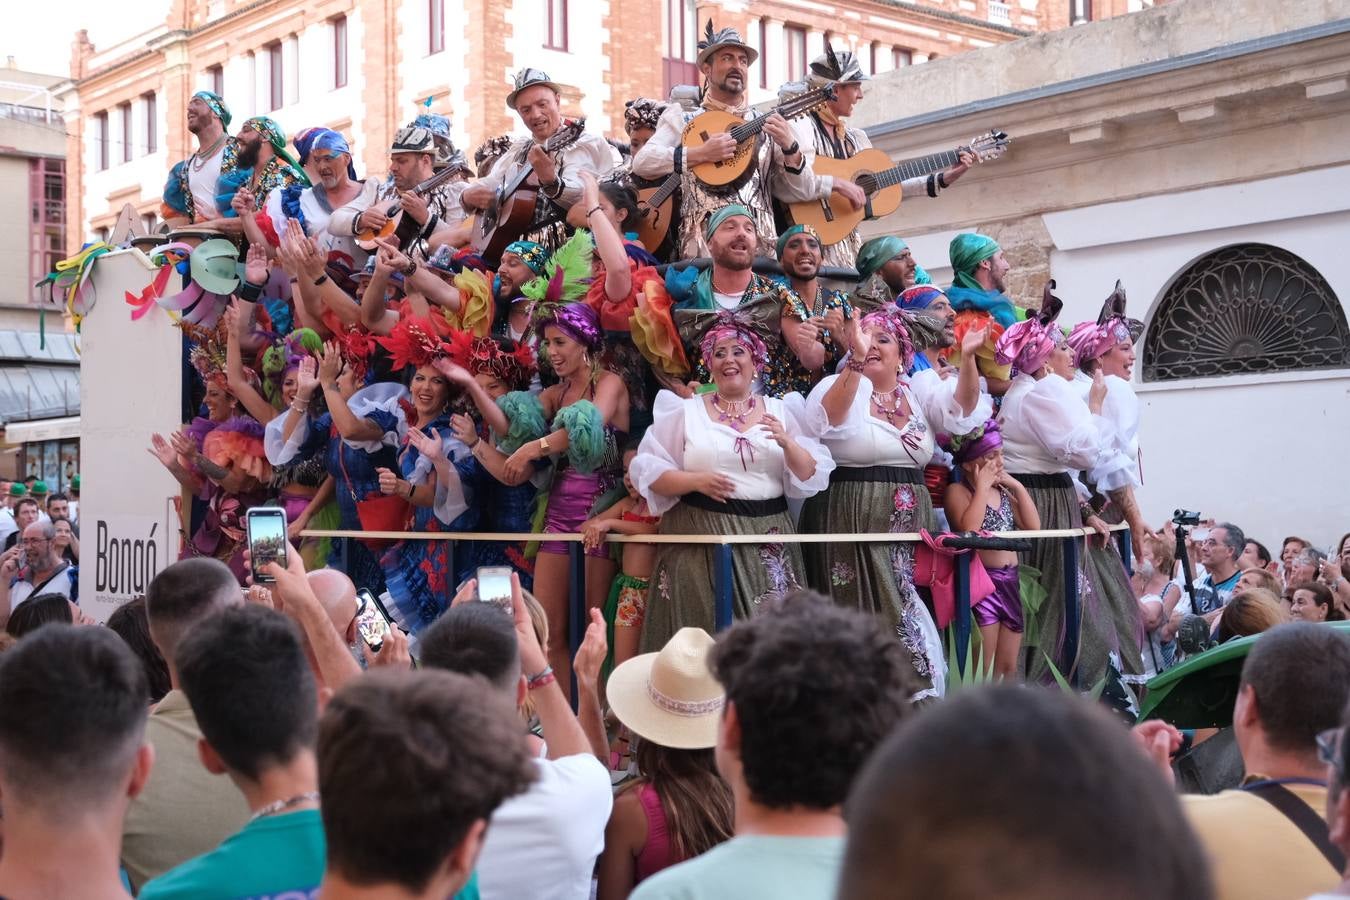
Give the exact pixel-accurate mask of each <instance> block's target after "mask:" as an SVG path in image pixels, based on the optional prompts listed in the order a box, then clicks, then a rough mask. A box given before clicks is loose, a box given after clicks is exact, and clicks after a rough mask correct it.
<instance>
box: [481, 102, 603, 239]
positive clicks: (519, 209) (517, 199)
mask: <svg viewBox="0 0 1350 900" xmlns="http://www.w3.org/2000/svg"><path fill="white" fill-rule="evenodd" d="M585 130H586V120H585V119H576V120H575V121H572V122H568V123H567V124H565V125H563V127H562V128H559V129H558V131H557V133H556V134H554V135H553V137H551V138H549V139H548V140H547V141H545V142H544V152H545V153H556V152H557V151H558V150H560V149H562V148H563V147H566V146H567V145H568V144H570V143H572V142H573V141H575V140H576V139H577V138H578V137H580V136H581V134H582V132H583V131H585ZM538 199H539V179H538V178H537V177H536V176H535V174H534V167H533V166H531V165H529V164H528V163H526V164H524V165H522V166H521V167H520V171H519V172H517V173H516V174H515V175H514V176H512V177H511V178H510V179H508V180H507V181H505V182H503V183H502V186H501V187H499V188H498V189H497V196H496V197H494V198H493V200H492V203H491V204H489V205H488V208H487V209H485V210H483V212H482V214H481V215H480V216H478V221H477V223H476V224H475V225H474V232H473V238H472V239H471V240H470V241H469V243H470V244H472V245H473V248H474V250H476V251H477V252H478V254H479V255H480V256H482V257H483V259H485V260H487V263H488V265H490V266H496V265H497V264H498V263H499V262H501V258H502V252H503V251H504V250H506V248H507V247H508V246H510V245H511V243H512V242H514V241H518V240H520V239H521V237H523V236H524V235H525V234H527V233H529V231H530V228H531V227H532V226H533V225H534V212H535V207H536V204H537V203H538Z"/></svg>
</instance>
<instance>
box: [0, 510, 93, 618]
mask: <svg viewBox="0 0 1350 900" xmlns="http://www.w3.org/2000/svg"><path fill="white" fill-rule="evenodd" d="M55 537H56V529H55V528H54V527H53V526H52V523H51V522H34V523H33V524H31V525H29V526H28V527H26V528H25V529H24V530H23V535H22V538H21V540H20V541H19V542H18V543H16V544H15V545H14V546H13V547H12V548H10V549H9V550H6V551H5V553H4V554H3V555H0V627H3V625H4V624H5V622H7V621H8V620H9V614H10V613H11V612H12V611H13V610H15V609H17V608H18V606H19V604H21V603H23V602H24V601H25V600H27V599H28V598H29V597H32V596H33V595H35V594H60V595H62V596H63V597H67V598H74V597H76V596H77V589H76V584H77V582H76V581H75V579H74V578H73V577H72V575H73V572H71V571H70V569H71V565H70V563H68V562H66V560H65V559H63V558H62V556H61V554H60V553H57V552H56V549H55V547H54V545H53V543H52V542H53V540H54V539H55ZM25 557H26V559H27V563H26V565H21V562H22V561H23V559H24V558H25Z"/></svg>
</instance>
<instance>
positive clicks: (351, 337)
mask: <svg viewBox="0 0 1350 900" xmlns="http://www.w3.org/2000/svg"><path fill="white" fill-rule="evenodd" d="M333 339H334V340H335V341H336V342H337V345H338V351H339V352H340V353H341V354H342V361H343V362H344V363H345V364H346V365H347V367H348V368H349V369H351V370H352V371H353V372H355V373H356V377H357V378H358V379H364V378H365V374H366V369H368V368H369V367H370V355H371V354H372V353H374V352H375V348H376V346H378V345H377V343H376V340H377V339H376V337H375V335H373V334H371V333H370V332H369V331H366V330H365V329H362V328H352V329H349V330H346V331H339V332H337V333H335V334H334V335H333Z"/></svg>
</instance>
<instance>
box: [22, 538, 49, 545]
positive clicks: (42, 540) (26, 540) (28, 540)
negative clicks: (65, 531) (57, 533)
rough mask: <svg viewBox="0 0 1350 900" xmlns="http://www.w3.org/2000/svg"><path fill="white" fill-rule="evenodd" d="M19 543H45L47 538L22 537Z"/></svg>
mask: <svg viewBox="0 0 1350 900" xmlns="http://www.w3.org/2000/svg"><path fill="white" fill-rule="evenodd" d="M19 543H21V544H23V545H24V546H25V547H28V546H31V545H33V544H45V543H47V539H46V538H24V539H23V540H22V541H20V542H19Z"/></svg>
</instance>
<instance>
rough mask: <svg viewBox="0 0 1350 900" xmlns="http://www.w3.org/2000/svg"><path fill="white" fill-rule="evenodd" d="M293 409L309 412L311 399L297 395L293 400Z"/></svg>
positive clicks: (299, 411)
mask: <svg viewBox="0 0 1350 900" xmlns="http://www.w3.org/2000/svg"><path fill="white" fill-rule="evenodd" d="M291 409H293V410H295V411H296V412H298V413H304V412H309V401H308V400H301V399H300V397H299V396H298V395H297V396H296V398H295V399H294V400H292V401H291Z"/></svg>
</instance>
